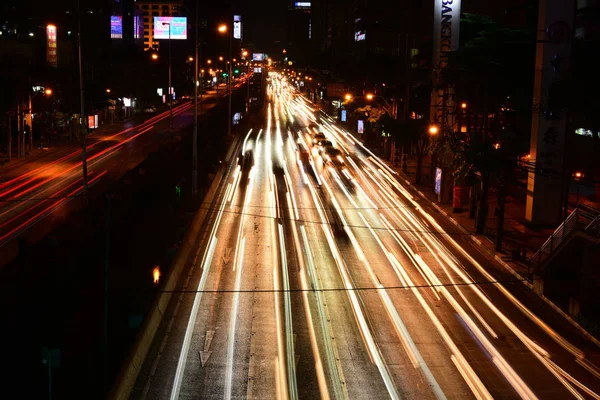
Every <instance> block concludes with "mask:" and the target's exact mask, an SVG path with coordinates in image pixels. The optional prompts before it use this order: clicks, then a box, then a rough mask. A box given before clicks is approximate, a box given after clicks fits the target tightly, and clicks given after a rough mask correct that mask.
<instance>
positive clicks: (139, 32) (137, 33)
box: [133, 14, 144, 39]
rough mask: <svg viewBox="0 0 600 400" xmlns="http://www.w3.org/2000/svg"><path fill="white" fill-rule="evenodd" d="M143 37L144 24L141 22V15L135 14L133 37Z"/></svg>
mask: <svg viewBox="0 0 600 400" xmlns="http://www.w3.org/2000/svg"><path fill="white" fill-rule="evenodd" d="M143 37H144V24H143V23H142V16H141V15H140V14H136V15H135V16H134V17H133V38H134V39H142V38H143Z"/></svg>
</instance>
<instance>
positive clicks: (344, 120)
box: [342, 110, 346, 122]
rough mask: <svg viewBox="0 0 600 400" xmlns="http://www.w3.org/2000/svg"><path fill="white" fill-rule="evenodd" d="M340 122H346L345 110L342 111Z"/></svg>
mask: <svg viewBox="0 0 600 400" xmlns="http://www.w3.org/2000/svg"><path fill="white" fill-rule="evenodd" d="M342 122H346V110H342Z"/></svg>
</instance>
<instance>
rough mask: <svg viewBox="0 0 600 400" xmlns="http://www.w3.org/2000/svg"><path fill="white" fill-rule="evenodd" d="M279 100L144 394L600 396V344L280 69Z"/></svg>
mask: <svg viewBox="0 0 600 400" xmlns="http://www.w3.org/2000/svg"><path fill="white" fill-rule="evenodd" d="M268 98H269V101H268V106H267V107H265V110H264V115H263V116H262V118H261V121H260V122H257V123H254V124H252V125H251V126H248V132H247V135H246V136H245V137H244V138H243V140H240V142H239V144H238V145H237V146H238V147H237V149H236V151H237V154H239V159H238V160H239V161H238V162H233V163H232V164H231V165H229V167H228V172H227V174H226V175H225V178H224V180H223V183H222V185H221V187H220V188H219V191H218V196H217V197H216V199H215V201H214V202H213V203H212V204H205V205H204V207H208V208H209V209H210V212H209V216H210V218H209V221H208V224H207V226H206V229H205V230H204V231H202V232H201V235H200V236H199V237H198V238H197V241H198V245H197V248H196V252H195V254H193V255H192V257H190V261H189V263H188V270H187V271H186V272H187V273H184V274H183V276H184V279H183V280H182V283H181V293H179V294H178V295H176V296H174V300H173V301H172V304H171V305H170V306H169V310H167V315H168V316H169V318H165V321H164V326H163V327H162V329H161V330H160V331H159V332H160V334H159V335H157V337H156V339H155V343H154V344H153V350H152V352H151V354H150V356H149V357H148V359H147V360H146V365H145V367H144V369H143V371H142V373H141V374H140V376H139V378H138V381H137V383H136V386H135V389H134V392H133V395H132V397H133V398H136V399H222V398H225V399H229V398H238V399H240V398H250V399H274V398H278V399H313V398H323V399H329V398H336V399H345V398H348V399H384V398H392V399H400V398H409V399H434V398H438V399H444V398H448V399H467V398H478V399H492V398H498V399H516V398H526V399H534V398H544V399H568V398H596V399H597V398H600V397H599V393H600V370H599V369H598V367H597V365H598V362H599V360H600V357H599V348H598V346H597V345H596V344H595V343H594V342H592V341H591V340H589V339H587V338H586V337H585V336H584V335H583V334H581V333H580V332H579V331H578V330H577V329H575V327H573V326H572V325H571V324H570V323H569V322H568V321H567V320H566V319H564V318H563V317H562V316H560V315H559V314H558V313H556V312H555V311H554V310H553V309H552V308H551V307H550V306H548V305H547V304H546V303H544V302H543V301H541V300H540V299H539V298H538V297H537V296H536V295H534V294H533V293H532V292H531V291H530V290H529V289H528V288H526V287H525V285H523V284H522V283H521V282H516V281H515V278H514V276H513V275H511V274H510V273H508V272H507V271H506V270H504V269H503V268H502V267H501V266H499V265H497V264H496V263H495V262H494V261H493V260H489V259H487V258H486V257H484V256H483V255H482V254H481V253H480V252H479V251H478V250H477V249H476V248H475V247H474V245H473V243H472V241H470V240H467V239H468V238H465V237H464V236H463V235H462V234H461V233H459V232H458V231H457V230H456V229H455V228H454V227H453V226H452V225H451V224H450V223H449V221H448V220H446V219H445V217H444V216H441V215H440V214H439V213H436V212H435V211H434V209H432V208H431V207H430V206H428V205H427V204H426V203H424V202H422V201H421V200H420V199H418V198H417V197H415V196H414V193H413V192H412V189H410V188H409V187H407V186H405V185H404V184H403V183H401V181H398V177H397V176H396V175H395V174H394V172H393V171H391V170H390V169H389V168H388V167H387V166H386V165H385V163H383V162H382V161H381V160H379V159H378V158H376V157H375V156H374V155H373V154H371V153H370V152H369V151H368V150H367V149H366V148H364V147H363V146H362V144H360V143H359V142H358V141H357V140H356V139H355V138H354V137H353V136H352V135H350V134H349V133H348V132H347V131H346V130H344V129H343V128H340V127H339V126H338V125H337V124H335V123H334V121H333V120H332V119H330V118H329V117H327V116H325V115H324V114H322V113H321V112H320V111H319V110H317V109H316V108H315V106H314V105H312V104H310V103H308V102H307V101H305V100H304V99H303V98H302V97H301V96H300V95H298V93H297V92H295V90H294V89H293V88H292V87H290V86H288V85H287V83H286V81H285V79H284V78H282V77H281V76H279V75H277V74H274V73H272V74H271V76H270V82H269V87H268ZM317 115H319V118H317ZM317 132H323V133H324V134H325V136H326V137H327V139H328V140H330V141H331V142H332V143H333V146H334V147H335V148H337V149H338V150H339V153H337V154H336V153H335V152H330V153H327V152H322V153H319V146H318V145H316V144H314V143H313V137H314V135H315V134H316V133H317ZM250 152H251V153H252V156H249V154H250Z"/></svg>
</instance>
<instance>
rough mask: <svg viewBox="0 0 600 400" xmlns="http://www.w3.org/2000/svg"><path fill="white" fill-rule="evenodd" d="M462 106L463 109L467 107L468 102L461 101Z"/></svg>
mask: <svg viewBox="0 0 600 400" xmlns="http://www.w3.org/2000/svg"><path fill="white" fill-rule="evenodd" d="M460 108H462V109H463V110H464V109H465V108H467V103H465V102H462V103H460Z"/></svg>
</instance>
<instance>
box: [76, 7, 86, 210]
mask: <svg viewBox="0 0 600 400" xmlns="http://www.w3.org/2000/svg"><path fill="white" fill-rule="evenodd" d="M77 50H78V53H79V105H80V106H81V116H80V117H81V124H80V126H81V170H82V177H83V203H84V204H85V205H86V206H87V204H88V179H87V153H86V145H85V139H86V136H87V118H85V108H84V102H83V62H82V58H81V9H80V7H79V0H77Z"/></svg>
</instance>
